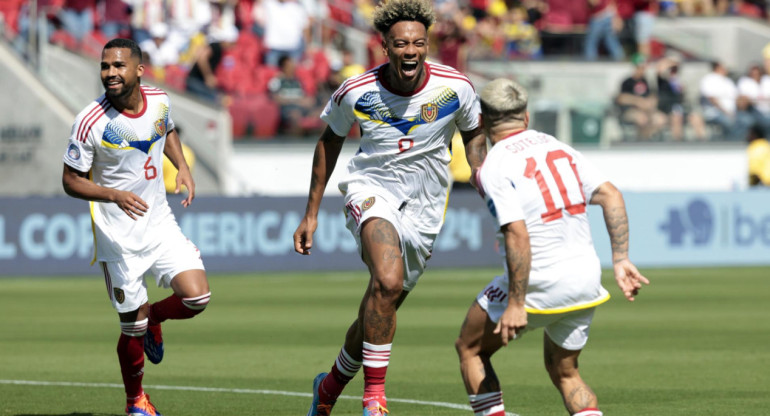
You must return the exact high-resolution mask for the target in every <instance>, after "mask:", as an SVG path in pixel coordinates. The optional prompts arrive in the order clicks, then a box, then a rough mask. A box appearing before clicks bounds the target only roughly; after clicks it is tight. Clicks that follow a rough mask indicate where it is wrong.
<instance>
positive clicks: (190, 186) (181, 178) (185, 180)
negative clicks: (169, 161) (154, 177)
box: [174, 168, 195, 208]
mask: <svg viewBox="0 0 770 416" xmlns="http://www.w3.org/2000/svg"><path fill="white" fill-rule="evenodd" d="M183 185H184V186H185V187H187V198H185V199H183V200H182V206H183V207H185V208H187V207H189V206H190V204H192V200H193V199H194V198H195V181H193V178H192V174H191V173H190V169H185V168H182V169H180V170H179V172H177V174H176V189H174V193H175V194H178V193H179V192H181V190H182V186H183Z"/></svg>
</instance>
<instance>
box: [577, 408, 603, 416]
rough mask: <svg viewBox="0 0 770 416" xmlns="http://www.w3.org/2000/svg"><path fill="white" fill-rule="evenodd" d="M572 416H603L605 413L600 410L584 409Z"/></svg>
mask: <svg viewBox="0 0 770 416" xmlns="http://www.w3.org/2000/svg"><path fill="white" fill-rule="evenodd" d="M572 416H603V413H602V412H601V411H600V410H599V409H593V408H588V409H583V410H581V411H579V412H577V413H575V414H574V415H572Z"/></svg>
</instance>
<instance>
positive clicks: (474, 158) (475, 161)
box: [460, 127, 487, 189]
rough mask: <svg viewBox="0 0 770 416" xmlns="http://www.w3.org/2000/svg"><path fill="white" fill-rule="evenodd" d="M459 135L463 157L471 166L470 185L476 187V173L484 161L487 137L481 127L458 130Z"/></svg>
mask: <svg viewBox="0 0 770 416" xmlns="http://www.w3.org/2000/svg"><path fill="white" fill-rule="evenodd" d="M460 135H461V136H462V137H463V143H464V144H465V157H466V159H468V165H470V167H471V185H473V187H474V188H476V189H478V184H477V183H476V173H477V172H478V170H479V168H480V167H481V164H482V163H483V162H484V158H485V157H487V138H486V137H485V136H484V132H483V131H482V129H481V127H477V128H476V129H475V130H471V131H460Z"/></svg>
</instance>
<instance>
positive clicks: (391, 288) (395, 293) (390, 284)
mask: <svg viewBox="0 0 770 416" xmlns="http://www.w3.org/2000/svg"><path fill="white" fill-rule="evenodd" d="M403 291H404V283H403V282H402V281H401V280H400V279H394V278H385V279H375V280H374V284H373V285H372V295H374V297H375V299H378V300H381V301H384V302H388V303H393V304H394V305H395V303H397V302H398V299H399V298H400V297H401V293H402V292H403Z"/></svg>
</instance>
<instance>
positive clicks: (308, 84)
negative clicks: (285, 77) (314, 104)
mask: <svg viewBox="0 0 770 416" xmlns="http://www.w3.org/2000/svg"><path fill="white" fill-rule="evenodd" d="M296 75H297V79H299V82H300V84H302V89H303V90H305V94H307V95H315V94H316V92H317V91H318V83H317V82H316V78H315V74H314V73H313V69H312V68H308V67H306V66H298V67H297V70H296Z"/></svg>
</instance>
